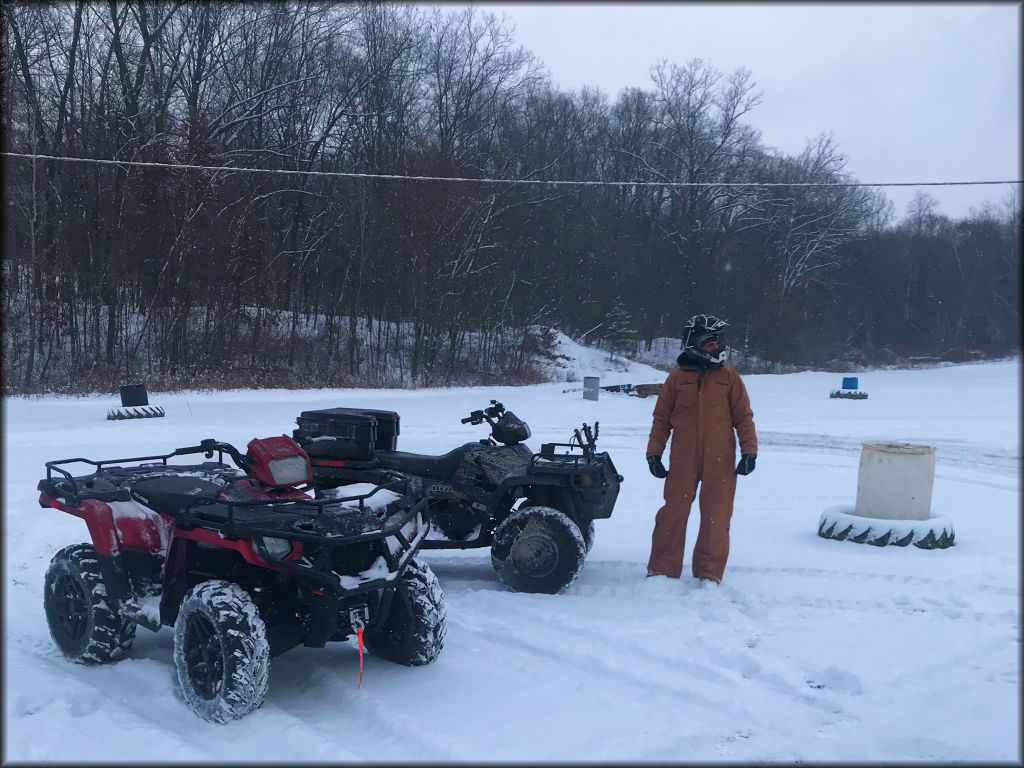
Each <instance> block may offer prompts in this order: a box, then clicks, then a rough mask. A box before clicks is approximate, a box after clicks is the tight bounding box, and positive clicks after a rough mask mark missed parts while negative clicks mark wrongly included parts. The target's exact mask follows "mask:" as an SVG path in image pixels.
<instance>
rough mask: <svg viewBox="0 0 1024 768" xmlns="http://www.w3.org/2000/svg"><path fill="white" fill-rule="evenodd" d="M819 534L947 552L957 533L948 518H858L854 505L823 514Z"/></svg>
mask: <svg viewBox="0 0 1024 768" xmlns="http://www.w3.org/2000/svg"><path fill="white" fill-rule="evenodd" d="M818 535H819V536H821V537H822V538H823V539H835V540H837V541H852V542H854V543H855V544H871V545H873V546H876V547H884V546H896V547H905V546H907V545H909V544H913V545H914V546H915V547H918V548H919V549H946V548H947V547H952V546H953V545H954V543H955V541H956V532H955V531H954V530H953V523H952V522H951V521H950V520H949V518H946V517H929V518H928V519H927V520H883V519H879V518H872V517H862V516H860V515H857V514H856V513H855V508H854V507H852V506H835V507H829V508H828V509H826V510H825V511H824V512H822V513H821V517H820V518H819V519H818Z"/></svg>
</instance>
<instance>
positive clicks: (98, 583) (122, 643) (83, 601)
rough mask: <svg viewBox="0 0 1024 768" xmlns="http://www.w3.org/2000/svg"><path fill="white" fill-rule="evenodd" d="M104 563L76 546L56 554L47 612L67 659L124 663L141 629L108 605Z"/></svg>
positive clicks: (46, 592) (46, 586)
mask: <svg viewBox="0 0 1024 768" xmlns="http://www.w3.org/2000/svg"><path fill="white" fill-rule="evenodd" d="M98 558H99V555H97V554H96V550H95V549H94V548H93V546H92V545H91V544H72V545H71V546H69V547H64V549H62V550H60V551H59V552H58V553H57V554H55V555H54V556H53V559H52V560H50V566H49V567H48V568H47V569H46V577H45V580H44V582H43V608H44V609H45V610H46V623H47V624H48V625H49V627H50V635H51V636H52V637H53V640H54V642H55V643H56V644H57V647H58V648H60V650H61V653H63V654H64V655H65V656H67V657H68V658H69V659H72V660H73V661H79V662H84V663H99V664H105V663H107V662H113V661H120V660H121V659H123V658H124V656H125V654H126V653H127V652H128V649H129V648H131V646H132V642H133V641H134V640H135V629H136V625H135V622H133V621H131V620H130V619H127V618H125V617H124V616H122V615H121V613H120V611H119V610H118V607H117V604H116V603H113V604H112V603H111V602H110V601H109V600H108V597H107V595H108V594H109V590H108V589H107V585H106V583H105V582H104V581H103V574H102V572H101V571H100V566H99V560H98Z"/></svg>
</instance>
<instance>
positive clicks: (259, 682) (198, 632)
mask: <svg viewBox="0 0 1024 768" xmlns="http://www.w3.org/2000/svg"><path fill="white" fill-rule="evenodd" d="M269 659H270V645H269V644H268V643H267V630H266V626H265V625H264V623H263V619H262V618H260V614H259V610H258V609H257V608H256V604H255V603H253V601H252V598H251V597H249V593H248V592H246V591H245V590H244V589H242V588H241V587H240V586H238V585H237V584H232V583H231V582H229V581H220V580H213V581H204V582H203V583H202V584H197V585H196V586H194V587H193V588H192V589H191V590H189V592H188V594H187V595H185V599H184V600H183V601H182V603H181V608H179V610H178V618H177V621H175V622H174V666H175V668H176V670H177V673H178V683H179V684H180V685H181V692H182V695H183V696H184V697H185V702H186V703H187V704H188V706H189V708H190V709H191V710H192V711H193V712H194V713H195V714H196V715H198V716H199V717H201V718H202V719H203V720H208V721H210V722H212V723H227V722H230V721H231V720H236V719H238V718H240V717H242V716H243V715H247V714H248V713H250V712H252V711H253V710H254V709H256V708H258V707H259V706H260V705H261V704H263V701H264V699H265V698H266V696H267V678H268V672H269Z"/></svg>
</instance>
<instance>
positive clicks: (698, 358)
mask: <svg viewBox="0 0 1024 768" xmlns="http://www.w3.org/2000/svg"><path fill="white" fill-rule="evenodd" d="M727 325H729V324H728V323H727V322H725V320H721V319H719V318H717V317H715V316H714V315H694V316H693V317H691V318H690V319H689V320H687V321H686V324H685V325H684V326H683V355H682V356H683V357H684V358H688V359H689V360H690V361H692V362H695V363H698V364H700V365H708V366H712V365H721V364H722V363H724V362H725V357H726V352H725V334H724V333H723V330H724V329H725V327H726V326H727ZM709 341H717V342H718V348H717V349H714V350H711V351H708V350H706V349H704V345H705V344H706V343H708V342H709Z"/></svg>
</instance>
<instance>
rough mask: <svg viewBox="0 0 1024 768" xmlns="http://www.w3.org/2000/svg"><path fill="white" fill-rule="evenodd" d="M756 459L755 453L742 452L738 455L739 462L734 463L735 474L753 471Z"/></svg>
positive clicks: (747, 473) (745, 473)
mask: <svg viewBox="0 0 1024 768" xmlns="http://www.w3.org/2000/svg"><path fill="white" fill-rule="evenodd" d="M756 461H757V454H756V453H744V454H743V455H742V456H740V463H739V464H737V465H736V474H737V475H749V474H750V473H751V472H753V471H754V463H755V462H756Z"/></svg>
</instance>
